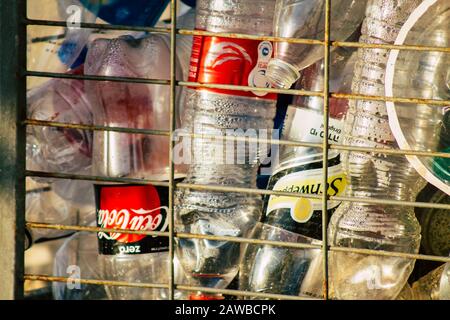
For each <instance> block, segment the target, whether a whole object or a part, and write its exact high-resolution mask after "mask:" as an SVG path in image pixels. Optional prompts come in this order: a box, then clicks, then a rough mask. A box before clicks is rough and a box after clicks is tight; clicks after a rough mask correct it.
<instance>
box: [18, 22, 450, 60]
mask: <svg viewBox="0 0 450 320" xmlns="http://www.w3.org/2000/svg"><path fill="white" fill-rule="evenodd" d="M23 22H24V23H25V24H27V25H35V26H53V27H67V23H66V22H64V21H50V20H37V19H24V20H23ZM80 28H85V29H97V30H117V31H143V32H153V33H171V28H161V27H137V26H126V25H112V24H100V23H85V22H82V23H80ZM176 34H180V35H189V36H193V35H200V36H212V37H223V38H231V39H248V40H266V41H272V42H288V43H297V44H309V45H322V46H323V45H324V44H325V41H321V40H317V39H304V38H288V37H286V38H284V37H274V36H256V35H249V34H242V33H228V32H210V31H203V30H190V29H176ZM329 44H330V45H331V46H333V47H351V48H372V49H397V50H411V51H437V52H444V53H450V48H448V47H438V46H422V45H388V44H367V43H361V42H347V41H329Z"/></svg>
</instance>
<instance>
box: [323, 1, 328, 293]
mask: <svg viewBox="0 0 450 320" xmlns="http://www.w3.org/2000/svg"><path fill="white" fill-rule="evenodd" d="M324 36H325V43H324V47H323V50H324V55H323V66H324V70H323V73H324V74H323V136H324V138H323V141H322V145H323V148H322V158H323V159H322V167H323V169H322V170H323V171H322V172H323V173H322V185H323V186H324V192H323V193H322V264H323V270H322V275H323V288H322V294H323V298H324V299H325V300H328V293H329V292H328V291H329V290H328V289H329V288H328V282H329V278H328V234H327V226H328V198H329V196H328V192H327V190H328V132H329V128H328V122H329V119H330V105H329V103H330V101H329V98H330V87H329V86H330V0H325V30H324Z"/></svg>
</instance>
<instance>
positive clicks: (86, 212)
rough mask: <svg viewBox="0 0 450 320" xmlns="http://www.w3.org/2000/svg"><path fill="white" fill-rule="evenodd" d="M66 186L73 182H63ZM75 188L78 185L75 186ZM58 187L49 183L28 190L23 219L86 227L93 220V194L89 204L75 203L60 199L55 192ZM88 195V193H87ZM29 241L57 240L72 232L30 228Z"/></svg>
mask: <svg viewBox="0 0 450 320" xmlns="http://www.w3.org/2000/svg"><path fill="white" fill-rule="evenodd" d="M64 181H66V184H70V183H71V182H73V181H70V180H64ZM75 187H76V188H78V187H80V185H76V186H75ZM57 188H58V185H55V184H54V183H50V184H48V185H47V186H45V187H42V188H38V189H35V190H29V191H28V192H27V194H26V200H25V208H26V209H25V217H26V220H27V221H29V222H38V223H39V222H40V223H52V224H62V225H88V224H89V223H90V222H92V221H94V220H95V208H94V199H93V194H92V193H91V195H92V198H91V202H90V203H89V202H87V203H77V202H74V201H70V200H67V199H64V198H62V197H61V196H59V194H58V193H57V192H56V191H55V189H57ZM87 192H88V193H89V191H87ZM29 232H30V236H31V241H32V242H36V241H38V240H41V239H51V238H57V237H60V236H63V235H66V234H68V233H71V232H72V231H70V230H69V231H67V230H56V229H40V228H32V229H31V230H30V231H29Z"/></svg>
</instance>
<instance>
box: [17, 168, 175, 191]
mask: <svg viewBox="0 0 450 320" xmlns="http://www.w3.org/2000/svg"><path fill="white" fill-rule="evenodd" d="M25 176H28V177H41V178H59V179H71V180H86V181H98V182H115V183H130V184H131V183H133V184H152V185H154V186H161V187H168V186H169V183H168V182H167V181H156V180H149V179H137V178H119V177H116V178H112V177H104V176H91V175H84V174H74V173H58V172H45V171H33V170H26V171H25Z"/></svg>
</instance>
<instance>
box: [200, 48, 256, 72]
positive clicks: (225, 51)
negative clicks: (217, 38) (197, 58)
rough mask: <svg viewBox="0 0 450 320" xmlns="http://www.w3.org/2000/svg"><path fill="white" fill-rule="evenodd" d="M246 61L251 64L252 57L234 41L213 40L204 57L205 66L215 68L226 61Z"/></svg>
mask: <svg viewBox="0 0 450 320" xmlns="http://www.w3.org/2000/svg"><path fill="white" fill-rule="evenodd" d="M236 60H237V61H239V62H241V61H246V62H247V63H248V64H249V65H252V63H253V62H252V58H251V57H250V55H249V54H248V53H247V51H246V50H245V48H243V47H241V46H240V45H238V44H236V43H234V42H215V43H213V44H212V45H211V47H210V49H209V52H208V55H207V56H206V59H205V66H206V67H207V68H211V69H216V68H217V67H218V66H220V65H222V64H224V63H225V62H228V61H236Z"/></svg>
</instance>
